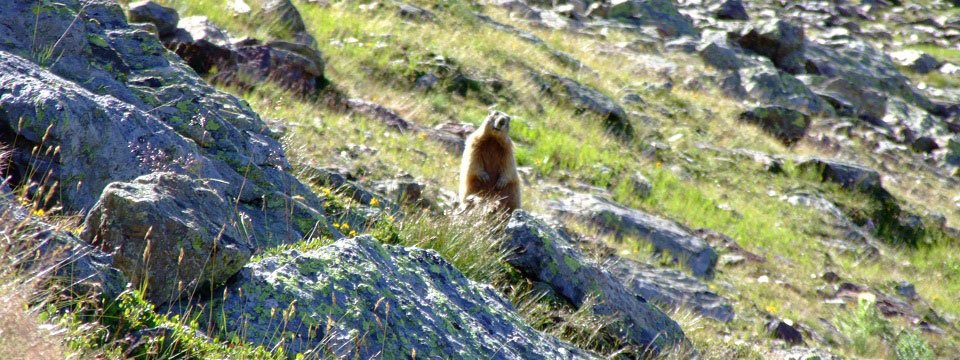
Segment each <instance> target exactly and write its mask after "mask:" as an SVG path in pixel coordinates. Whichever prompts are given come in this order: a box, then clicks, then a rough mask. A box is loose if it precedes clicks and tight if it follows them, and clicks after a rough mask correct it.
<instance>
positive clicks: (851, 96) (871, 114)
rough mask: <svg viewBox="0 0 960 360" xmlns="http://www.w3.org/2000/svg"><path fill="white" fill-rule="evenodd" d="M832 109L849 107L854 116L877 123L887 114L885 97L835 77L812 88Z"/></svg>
mask: <svg viewBox="0 0 960 360" xmlns="http://www.w3.org/2000/svg"><path fill="white" fill-rule="evenodd" d="M813 88H814V90H815V92H816V93H817V95H820V96H821V97H824V98H825V99H826V100H827V101H828V102H830V103H831V105H833V107H834V108H842V107H850V108H852V109H854V114H851V115H858V116H861V117H867V118H868V119H872V121H879V119H883V117H884V116H886V114H887V96H886V95H884V94H883V93H881V92H879V91H876V90H873V89H871V88H864V87H862V86H858V85H857V84H855V83H853V82H850V81H849V80H847V79H846V78H842V77H836V78H833V79H830V80H827V81H825V82H823V83H822V84H819V85H816V86H814V87H813Z"/></svg>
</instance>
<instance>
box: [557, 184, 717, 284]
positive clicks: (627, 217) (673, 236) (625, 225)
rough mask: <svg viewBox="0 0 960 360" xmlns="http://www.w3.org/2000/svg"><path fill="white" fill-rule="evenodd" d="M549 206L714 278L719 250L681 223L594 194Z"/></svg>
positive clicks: (697, 273) (705, 276) (580, 195)
mask: <svg viewBox="0 0 960 360" xmlns="http://www.w3.org/2000/svg"><path fill="white" fill-rule="evenodd" d="M547 206H548V207H549V208H550V209H551V210H553V211H554V212H556V213H558V214H559V215H561V216H565V217H571V218H574V219H578V220H581V221H584V222H587V223H589V224H591V225H593V226H597V227H598V228H599V230H601V231H604V232H608V233H613V234H615V235H616V236H617V237H623V236H635V237H637V238H638V239H639V240H644V241H649V242H650V244H652V245H653V247H654V249H656V250H657V251H665V252H667V253H669V254H670V255H671V256H673V259H674V261H677V262H680V263H682V264H683V265H684V266H685V267H686V268H688V269H690V271H692V272H693V274H694V275H695V276H698V277H704V278H711V277H713V273H714V268H715V267H716V264H717V253H716V251H714V250H713V248H712V247H710V245H709V244H707V243H706V242H705V241H703V239H701V238H698V237H696V236H693V235H692V234H691V233H690V232H689V231H688V230H687V229H684V228H683V227H681V226H680V225H679V224H677V223H675V222H673V221H670V220H667V219H662V218H659V217H656V216H653V215H650V214H647V213H645V212H643V211H640V210H637V209H631V208H627V207H624V206H621V205H618V204H615V203H612V202H609V201H607V200H604V199H601V198H599V197H596V196H592V195H583V194H577V195H573V196H570V197H567V198H566V199H563V200H561V201H553V202H549V203H548V204H547Z"/></svg>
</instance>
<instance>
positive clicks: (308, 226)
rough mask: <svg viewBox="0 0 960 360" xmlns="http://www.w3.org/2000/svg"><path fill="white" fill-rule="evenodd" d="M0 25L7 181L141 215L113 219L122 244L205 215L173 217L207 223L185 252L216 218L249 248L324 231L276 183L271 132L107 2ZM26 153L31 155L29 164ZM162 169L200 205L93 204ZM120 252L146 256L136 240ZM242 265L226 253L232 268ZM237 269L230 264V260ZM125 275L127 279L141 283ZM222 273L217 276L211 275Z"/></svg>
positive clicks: (308, 205) (292, 182) (18, 8)
mask: <svg viewBox="0 0 960 360" xmlns="http://www.w3.org/2000/svg"><path fill="white" fill-rule="evenodd" d="M81 8H82V9H83V10H82V11H81ZM35 20H36V21H38V23H37V26H36V27H38V28H37V29H36V36H34V31H35V26H34V21H35ZM0 23H3V24H7V25H10V26H4V27H0V89H3V90H0V92H2V96H0V141H4V142H7V143H10V144H16V148H15V149H14V154H13V157H12V162H11V165H12V166H11V168H10V170H9V172H10V174H11V175H12V176H13V181H14V182H15V183H25V182H28V181H35V182H37V183H43V182H44V179H45V178H53V179H58V181H59V183H58V185H59V187H58V189H59V191H58V192H57V193H56V194H55V195H56V198H57V199H58V200H59V201H60V204H61V205H62V206H63V208H64V210H66V211H71V212H81V213H83V212H86V211H88V210H90V209H92V208H93V207H94V204H95V203H96V202H97V201H98V200H103V201H101V204H104V203H109V204H111V205H120V204H126V205H130V206H134V209H137V211H141V210H142V211H145V212H146V213H145V214H144V216H143V217H142V218H135V217H133V216H131V217H127V218H124V217H118V218H117V219H116V220H117V221H121V222H124V223H125V224H127V225H130V226H133V225H134V224H136V226H140V228H138V229H124V231H133V232H131V233H129V234H128V235H132V234H134V233H135V232H137V231H139V232H141V233H145V232H146V229H147V228H149V227H150V226H154V225H157V224H158V223H163V222H164V221H173V219H170V218H165V217H168V216H171V214H172V213H178V212H180V210H182V209H188V208H189V209H197V208H204V210H203V211H196V210H194V212H193V213H192V214H190V215H188V216H186V217H184V218H191V219H193V220H195V221H196V222H197V224H217V225H216V227H215V229H214V228H208V229H203V230H198V231H196V232H190V233H189V234H190V235H196V236H201V237H203V238H202V239H200V240H199V241H198V242H197V244H202V245H201V246H200V247H201V248H203V247H204V246H208V245H210V244H213V243H214V242H215V241H216V240H215V239H214V237H215V236H216V235H217V234H218V232H219V227H220V226H222V225H224V224H225V223H227V222H222V221H223V220H224V219H229V223H238V224H240V223H242V224H243V228H244V235H242V236H241V235H237V236H236V239H240V238H241V237H242V238H244V239H254V240H253V241H252V246H251V249H252V248H261V247H264V246H272V245H277V244H281V243H290V242H294V241H298V240H300V239H301V238H302V237H303V236H304V235H305V234H308V233H311V232H313V231H327V229H329V226H328V225H327V222H326V220H325V218H324V216H323V213H322V207H321V206H320V201H319V199H317V197H316V196H315V195H314V194H312V193H311V192H310V190H309V189H308V188H307V187H306V186H305V185H303V184H302V183H300V182H299V181H298V180H297V179H295V178H294V177H293V176H292V175H291V174H289V173H288V171H289V170H290V169H291V167H290V165H289V163H288V162H287V159H286V157H285V155H284V151H283V149H282V147H281V145H280V143H279V142H278V141H277V135H276V134H274V133H273V132H271V131H270V129H269V128H268V127H267V125H266V124H265V123H264V122H263V121H262V120H261V119H260V117H259V116H258V115H257V114H256V113H255V112H253V111H252V110H251V109H250V107H249V106H248V105H247V104H246V103H245V102H243V101H241V100H239V99H237V98H235V97H233V96H230V95H227V94H225V93H223V92H220V91H217V90H215V89H214V88H212V87H211V86H209V85H208V84H206V83H205V82H203V80H202V79H200V78H199V77H198V76H197V74H196V73H195V72H193V71H192V70H190V69H189V68H188V67H187V66H186V65H184V63H183V62H182V61H181V60H180V58H178V57H177V56H176V55H174V54H173V53H170V52H168V51H166V50H165V49H164V48H163V46H162V45H161V43H160V41H159V40H158V39H157V37H156V36H155V35H154V34H152V33H149V32H147V31H144V30H140V29H138V28H136V27H131V26H129V25H128V24H127V22H126V19H125V15H124V13H123V10H122V9H121V8H120V6H119V5H117V4H116V3H110V2H102V1H82V2H79V3H70V5H64V4H60V3H55V4H53V3H51V4H46V3H45V4H42V5H40V6H39V7H37V6H36V4H34V3H32V2H24V1H7V2H3V3H0ZM61 35H63V36H62V37H61ZM36 46H40V47H43V48H47V49H51V50H50V51H51V52H50V53H51V54H53V55H52V56H50V57H49V58H48V57H45V56H37V54H36V53H31V49H35V48H36ZM14 139H16V141H13V140H14ZM34 147H40V149H41V151H43V153H42V154H41V155H40V156H37V155H36V154H34V153H33V152H32V149H33V148H34ZM160 172H167V173H173V174H177V175H179V176H185V177H187V178H189V179H191V180H190V181H186V180H184V181H179V180H178V183H179V184H189V185H188V186H187V188H185V189H179V190H177V191H185V190H186V189H201V188H202V189H203V191H205V192H209V193H210V195H209V196H207V195H204V196H203V197H200V195H198V194H190V196H187V194H182V195H177V196H178V197H183V199H184V201H183V202H182V203H176V201H181V200H179V199H178V200H176V201H174V202H172V203H171V202H170V201H172V200H170V199H165V198H163V197H162V196H161V194H163V191H153V190H151V191H147V192H146V194H154V195H155V198H154V200H155V201H160V199H163V200H162V201H160V202H159V203H155V205H148V204H149V203H137V202H138V201H140V200H142V199H136V193H135V192H131V193H129V195H130V196H129V197H126V196H124V197H114V195H116V194H119V193H114V194H108V196H107V198H106V200H104V199H102V198H101V193H102V192H103V190H104V189H105V188H107V185H108V184H110V183H114V182H126V183H128V185H129V186H132V185H130V183H131V182H135V181H134V179H137V178H138V177H141V176H143V175H148V174H153V173H160ZM153 177H154V178H156V179H159V178H163V177H164V176H161V175H153ZM141 180H143V179H141ZM197 181H201V182H202V183H203V186H202V187H201V186H199V185H198V183H197ZM141 184H143V182H142V181H141ZM118 186H121V185H118ZM138 186H139V185H138ZM142 188H143V189H144V190H146V189H147V188H149V186H146V185H144V187H142ZM164 191H166V190H164ZM154 195H150V196H154ZM191 196H193V197H191ZM134 199H136V200H134ZM186 199H193V200H196V201H197V202H189V201H186ZM154 200H151V201H154ZM213 200H216V201H213ZM207 207H218V208H217V209H205V208H207ZM224 214H228V215H224ZM104 215H105V216H106V217H107V219H102V218H101V219H100V221H94V222H97V224H96V225H99V223H100V222H104V223H106V224H109V223H110V222H111V221H112V220H111V219H109V218H110V217H111V216H121V215H132V214H118V213H114V214H103V213H101V216H104ZM124 226H125V227H126V225H124ZM90 231H95V230H94V229H91V230H90ZM121 233H122V232H121ZM330 233H333V234H336V233H335V232H330ZM90 235H93V234H90ZM88 239H89V240H91V241H105V240H107V239H93V238H90V237H88ZM114 239H116V238H111V241H112V240H114ZM128 240H132V239H128ZM169 240H170V241H174V239H169ZM186 240H189V241H190V243H191V244H192V243H193V241H194V239H184V241H186ZM140 241H145V239H140ZM158 241H159V240H158ZM238 241H239V240H238ZM129 247H130V248H137V247H139V248H140V249H144V248H145V246H144V244H142V243H139V244H137V245H130V246H129ZM107 250H109V251H114V250H117V249H107ZM128 250H131V249H128ZM165 250H166V249H165ZM221 250H224V251H226V250H227V249H225V248H224V249H221ZM170 251H175V250H170ZM142 255H143V254H142V253H141V254H140V255H138V256H142ZM153 255H154V258H156V257H157V256H159V255H158V253H156V252H155V253H154V254H153ZM166 255H170V254H166ZM172 255H173V258H172V259H176V258H177V254H175V253H174V254H172ZM124 256H133V255H132V254H126V255H124ZM124 256H121V257H118V258H115V259H114V261H115V262H116V261H122V260H119V259H121V258H123V257H124ZM242 257H243V256H238V257H232V256H231V257H230V259H232V260H230V261H234V260H236V259H240V258H242ZM191 260H193V259H191ZM224 260H225V261H226V259H224ZM165 261H167V262H168V263H169V262H175V261H174V260H171V259H165ZM240 265H242V261H241V263H240V264H237V263H233V262H231V263H230V266H233V267H236V266H240ZM134 268H135V267H128V268H126V269H125V270H128V271H132V269H134ZM224 270H227V269H224ZM127 275H129V276H131V277H132V278H138V279H139V276H141V275H142V274H141V275H137V274H134V273H128V274H127ZM224 276H229V275H227V274H220V276H219V277H218V278H219V279H220V280H222V277H224ZM190 280H194V279H189V280H188V281H185V283H189V282H190ZM167 286H168V287H166V288H164V289H169V284H168V285H167ZM158 290H159V289H158Z"/></svg>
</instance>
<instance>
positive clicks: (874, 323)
mask: <svg viewBox="0 0 960 360" xmlns="http://www.w3.org/2000/svg"><path fill="white" fill-rule="evenodd" d="M837 327H838V328H839V329H840V331H841V332H843V334H844V335H846V336H847V337H848V338H850V343H851V346H852V348H853V350H854V351H855V352H856V353H857V354H858V355H865V356H866V355H877V353H878V351H880V350H882V349H883V348H884V346H883V340H884V338H886V337H889V336H890V334H891V329H890V323H889V322H888V321H887V320H886V319H884V318H883V317H881V315H880V313H879V312H878V311H877V307H876V297H874V296H873V294H870V293H863V294H861V295H860V297H859V298H858V299H857V307H856V308H855V309H853V312H851V313H849V314H844V315H842V316H840V318H839V319H838V321H837Z"/></svg>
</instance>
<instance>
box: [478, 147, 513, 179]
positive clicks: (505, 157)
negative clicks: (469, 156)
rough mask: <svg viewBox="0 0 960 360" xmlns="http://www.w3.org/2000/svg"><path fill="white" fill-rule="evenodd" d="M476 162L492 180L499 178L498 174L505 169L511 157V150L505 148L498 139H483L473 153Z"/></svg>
mask: <svg viewBox="0 0 960 360" xmlns="http://www.w3.org/2000/svg"><path fill="white" fill-rule="evenodd" d="M475 156H477V161H479V162H480V164H481V165H482V166H483V171H486V172H487V174H490V176H491V177H492V178H494V179H496V177H497V176H500V173H501V172H502V171H503V170H504V168H506V167H507V164H508V161H510V157H511V156H513V154H512V153H511V149H510V148H508V147H507V146H505V145H504V144H503V143H502V142H501V141H499V140H498V139H485V140H481V141H480V142H479V143H477V149H476V152H475Z"/></svg>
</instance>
